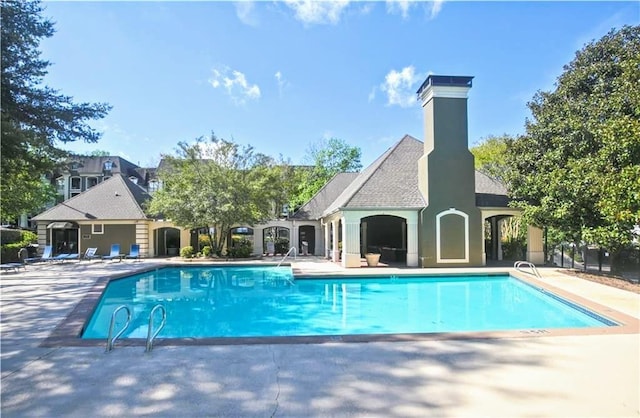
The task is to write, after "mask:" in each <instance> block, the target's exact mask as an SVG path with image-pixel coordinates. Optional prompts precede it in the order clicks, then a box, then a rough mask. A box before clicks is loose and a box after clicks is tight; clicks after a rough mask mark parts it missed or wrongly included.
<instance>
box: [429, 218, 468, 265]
mask: <svg viewBox="0 0 640 418" xmlns="http://www.w3.org/2000/svg"><path fill="white" fill-rule="evenodd" d="M447 215H458V216H462V217H463V218H464V258H442V256H441V248H440V220H441V219H442V217H443V216H447ZM436 262H437V263H468V262H469V215H467V214H466V213H464V212H462V211H459V210H457V209H455V208H451V209H447V210H445V211H442V212H440V213H439V214H437V215H436Z"/></svg>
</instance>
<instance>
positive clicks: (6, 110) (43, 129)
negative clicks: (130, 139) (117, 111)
mask: <svg viewBox="0 0 640 418" xmlns="http://www.w3.org/2000/svg"><path fill="white" fill-rule="evenodd" d="M0 7H1V10H0V12H1V13H0V30H1V34H2V39H1V43H0V54H1V57H0V59H1V62H2V77H1V86H0V88H1V96H0V108H1V124H2V143H1V152H2V166H1V177H2V184H1V197H0V198H1V205H0V208H1V209H0V210H1V212H0V215H1V216H2V218H3V219H8V218H13V217H17V216H18V215H20V214H21V213H23V212H29V211H34V210H38V209H40V208H41V207H42V206H43V205H44V203H46V202H47V201H48V200H49V199H50V197H51V196H52V190H51V189H49V188H47V187H46V185H44V184H43V183H42V179H41V176H42V175H44V174H46V173H48V172H50V171H51V170H52V169H53V168H54V166H55V163H56V162H57V161H58V159H59V158H60V157H62V156H64V155H65V154H66V153H65V152H64V151H62V150H60V149H58V148H56V144H57V143H58V142H63V143H65V142H72V141H77V140H83V141H86V142H96V141H98V139H99V138H100V134H99V132H97V131H96V130H95V129H93V128H91V127H90V126H89V125H88V123H87V122H88V121H90V120H92V119H97V118H102V117H104V116H105V115H106V114H107V112H108V111H109V110H110V106H109V105H107V104H105V103H96V104H92V103H80V104H77V103H74V102H73V99H72V97H70V96H65V95H63V94H61V93H60V92H58V91H57V90H55V89H52V88H50V87H48V86H45V85H43V78H44V76H45V75H46V74H47V68H48V67H49V66H50V63H49V62H48V61H46V60H44V59H42V58H41V57H40V51H39V49H38V47H39V45H40V41H41V40H42V39H43V38H48V37H51V36H52V35H53V33H54V27H53V23H52V22H51V21H49V20H47V19H45V18H43V17H42V15H41V14H42V12H43V8H42V6H41V5H40V2H39V1H34V0H20V1H17V0H2V2H1V3H0Z"/></svg>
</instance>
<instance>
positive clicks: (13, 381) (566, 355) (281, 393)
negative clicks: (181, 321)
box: [0, 257, 640, 417]
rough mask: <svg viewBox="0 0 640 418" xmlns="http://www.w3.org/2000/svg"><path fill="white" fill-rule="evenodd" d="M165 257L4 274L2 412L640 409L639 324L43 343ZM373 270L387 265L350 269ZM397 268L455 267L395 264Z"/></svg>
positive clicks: (630, 310) (623, 299)
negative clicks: (338, 338) (355, 337)
mask: <svg viewBox="0 0 640 418" xmlns="http://www.w3.org/2000/svg"><path fill="white" fill-rule="evenodd" d="M153 265H158V266H162V265H166V261H163V260H145V261H144V262H142V263H137V262H132V261H128V262H122V263H117V262H116V263H112V262H106V263H96V262H91V263H88V262H82V263H77V262H73V263H65V264H53V265H42V266H28V267H27V269H26V271H22V270H21V271H20V272H19V273H3V274H2V276H1V279H0V291H1V292H2V293H1V304H0V314H1V322H0V323H1V326H2V330H1V336H2V340H1V344H2V345H1V366H2V380H1V383H2V387H1V390H2V393H1V401H2V406H1V413H2V416H3V417H24V416H43V417H54V416H55V417H67V416H72V417H73V416H78V417H86V416H100V417H101V416H118V415H119V416H127V417H128V416H144V415H154V416H166V417H201V416H217V417H220V416H232V417H271V416H273V417H326V416H336V417H342V416H351V417H353V416H369V417H371V416H380V417H391V416H393V417H412V416H416V417H418V416H419V417H423V416H442V417H448V416H455V417H458V416H496V417H506V416H509V417H515V416H536V417H585V416H594V417H596V416H597V417H610V416H611V417H613V416H618V417H629V416H640V395H639V393H640V338H639V334H638V332H637V327H636V328H635V331H634V332H631V333H629V332H628V333H618V334H598V333H593V334H590V335H537V334H536V335H526V336H519V337H503V338H469V337H468V336H465V337H459V338H456V337H452V338H445V339H424V340H412V341H403V342H380V341H379V342H369V343H339V342H336V343H324V344H258V345H224V346H157V347H156V348H155V349H154V351H153V352H151V353H144V347H140V346H131V347H129V346H117V348H116V349H115V350H114V351H113V352H111V353H108V354H105V352H104V346H100V347H68V346H53V347H44V346H42V343H43V341H45V340H46V339H47V337H48V336H49V335H50V334H51V333H52V331H53V330H54V329H56V327H57V326H58V324H59V323H60V322H61V321H63V320H64V319H65V318H66V317H67V315H68V314H69V313H70V312H71V311H73V309H74V307H75V306H76V305H77V304H78V302H80V301H81V300H82V299H83V298H84V297H85V295H86V294H87V292H88V291H89V290H90V289H91V288H92V287H93V286H94V283H95V282H96V281H97V280H98V279H99V278H101V277H105V276H111V275H114V274H121V273H126V272H134V271H136V270H139V269H141V268H147V267H149V266H153ZM293 267H294V271H295V272H296V273H297V274H300V273H304V274H309V275H313V274H314V273H315V272H330V273H333V274H340V273H343V272H345V270H343V269H342V268H340V267H339V266H336V265H335V264H333V263H329V262H326V261H324V260H321V259H317V258H311V257H309V258H299V259H298V260H296V261H295V262H293ZM374 270H375V271H376V272H378V271H380V270H381V269H350V270H348V271H347V273H349V274H356V273H357V274H371V273H372V272H374ZM464 270H468V269H464ZM497 270H500V271H504V270H505V269H497ZM396 271H397V272H398V273H404V274H406V273H409V272H414V271H415V272H434V271H436V272H439V273H442V272H443V270H431V269H419V270H410V269H405V268H403V269H393V268H385V269H384V273H385V274H395V272H396ZM460 271H462V269H461V270H460ZM476 271H477V270H476ZM482 271H494V270H493V269H482ZM447 272H448V270H447ZM540 272H541V273H542V276H543V278H542V279H541V282H544V283H547V284H550V285H552V286H554V287H555V288H557V289H561V290H562V291H565V292H569V293H572V294H575V295H578V296H580V297H581V298H583V299H584V300H587V301H591V302H594V303H596V304H598V305H602V306H605V307H608V308H610V309H612V310H615V311H618V312H621V313H623V314H626V315H628V316H631V317H633V318H636V319H637V318H640V295H638V294H635V293H631V292H627V291H623V290H619V289H614V288H611V287H607V286H604V285H601V284H598V283H593V282H588V281H585V280H582V279H579V278H576V277H573V276H568V275H563V274H561V273H559V272H557V270H556V269H551V268H549V269H540ZM636 325H637V324H636Z"/></svg>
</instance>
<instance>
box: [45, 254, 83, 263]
mask: <svg viewBox="0 0 640 418" xmlns="http://www.w3.org/2000/svg"><path fill="white" fill-rule="evenodd" d="M76 255H77V254H69V253H62V254H58V255H56V256H54V257H51V258H50V259H49V261H60V262H62V263H64V261H65V260H71V259H72V257H74V256H76Z"/></svg>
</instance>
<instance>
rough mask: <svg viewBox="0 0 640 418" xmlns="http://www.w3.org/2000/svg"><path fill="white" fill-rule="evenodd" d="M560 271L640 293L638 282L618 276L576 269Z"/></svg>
mask: <svg viewBox="0 0 640 418" xmlns="http://www.w3.org/2000/svg"><path fill="white" fill-rule="evenodd" d="M561 272H562V273H565V274H570V275H572V276H576V277H579V278H581V279H584V280H589V281H592V282H596V283H601V284H604V285H607V286H611V287H616V288H618V289H622V290H628V291H629V292H634V293H640V283H638V282H632V281H629V280H626V279H622V278H620V277H611V276H605V275H603V274H593V273H585V272H582V271H578V270H561Z"/></svg>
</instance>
